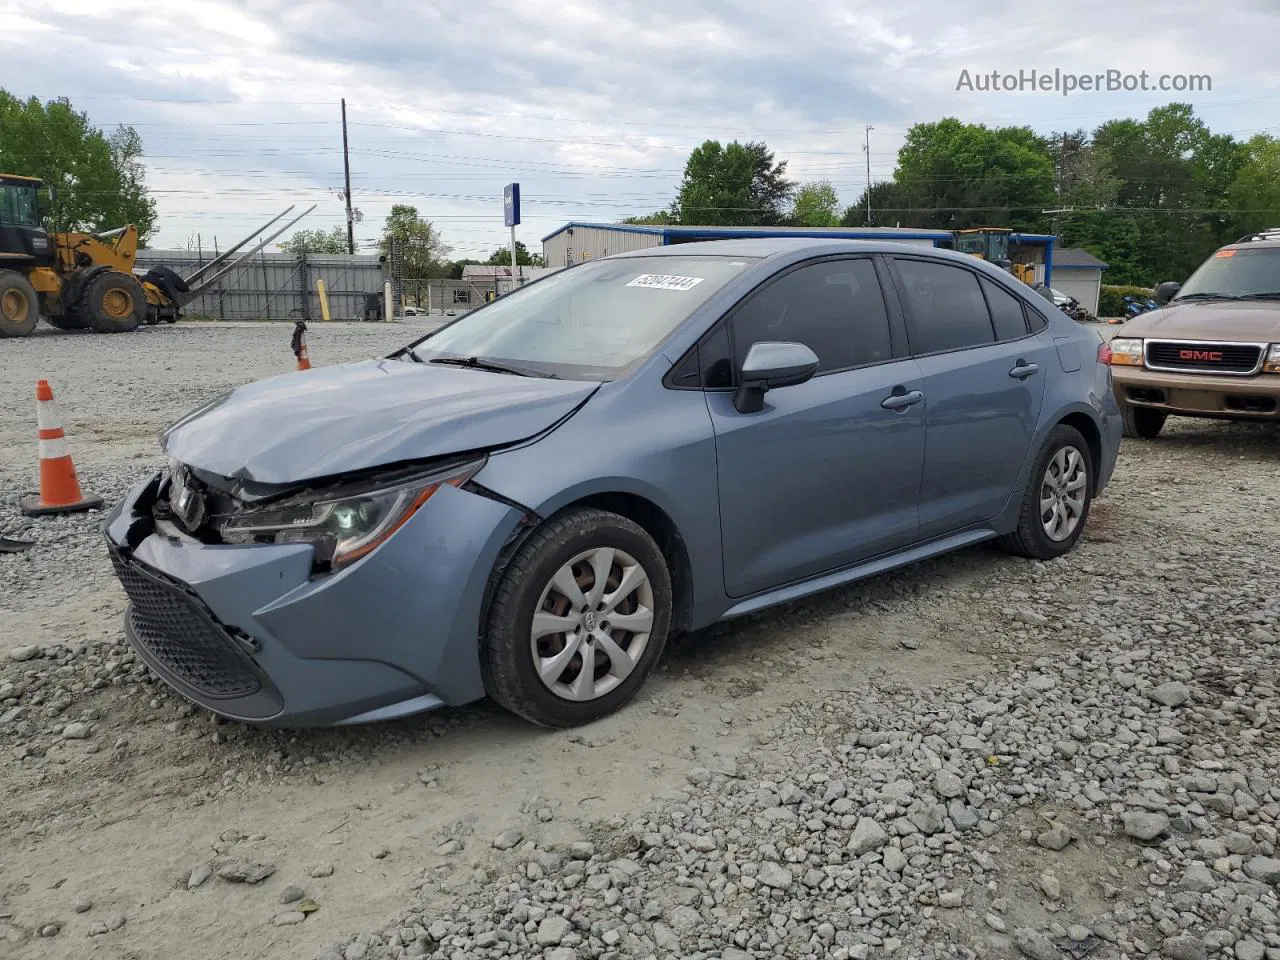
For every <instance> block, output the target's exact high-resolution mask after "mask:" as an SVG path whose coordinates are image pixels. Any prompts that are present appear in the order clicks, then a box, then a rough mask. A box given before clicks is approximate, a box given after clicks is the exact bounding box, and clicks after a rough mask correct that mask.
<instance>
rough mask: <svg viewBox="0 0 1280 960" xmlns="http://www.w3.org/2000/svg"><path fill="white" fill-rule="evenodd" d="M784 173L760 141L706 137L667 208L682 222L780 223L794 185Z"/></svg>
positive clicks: (785, 168)
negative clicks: (671, 205)
mask: <svg viewBox="0 0 1280 960" xmlns="http://www.w3.org/2000/svg"><path fill="white" fill-rule="evenodd" d="M786 173H787V162H786V161H785V160H783V161H781V162H775V161H774V156H773V153H772V151H770V150H769V148H768V147H767V146H766V145H765V144H763V143H745V144H743V143H739V142H738V141H736V140H735V141H733V142H732V143H730V144H728V145H727V146H722V145H721V143H720V141H718V140H707V141H706V142H705V143H703V144H702V146H700V147H697V148H695V149H694V151H693V152H692V153H691V154H690V155H689V161H688V163H687V164H685V170H684V179H683V180H682V181H681V183H680V192H679V193H678V194H677V195H676V201H675V205H674V207H673V210H672V212H673V213H674V214H675V217H676V219H677V221H679V222H680V223H687V224H706V225H709V226H774V225H777V224H780V223H781V222H782V221H783V218H784V215H785V213H784V211H785V208H786V206H787V202H788V201H789V200H790V199H791V195H792V193H793V192H794V189H795V188H794V184H792V182H791V181H790V180H788V179H787V177H786Z"/></svg>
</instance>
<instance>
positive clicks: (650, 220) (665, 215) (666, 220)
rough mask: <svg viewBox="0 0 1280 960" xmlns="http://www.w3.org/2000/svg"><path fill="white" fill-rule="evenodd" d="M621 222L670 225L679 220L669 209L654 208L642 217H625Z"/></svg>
mask: <svg viewBox="0 0 1280 960" xmlns="http://www.w3.org/2000/svg"><path fill="white" fill-rule="evenodd" d="M622 222H623V223H630V224H641V225H648V226H670V225H672V224H674V223H678V222H679V221H677V220H676V215H675V214H674V213H672V212H671V211H670V210H655V211H654V212H653V213H647V214H645V215H644V216H643V217H626V218H624V219H623V221H622Z"/></svg>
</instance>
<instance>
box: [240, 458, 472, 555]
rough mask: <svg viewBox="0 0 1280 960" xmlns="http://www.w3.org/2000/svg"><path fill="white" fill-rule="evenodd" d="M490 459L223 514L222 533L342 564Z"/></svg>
mask: <svg viewBox="0 0 1280 960" xmlns="http://www.w3.org/2000/svg"><path fill="white" fill-rule="evenodd" d="M484 463H485V461H484V459H483V458H481V459H479V460H474V461H469V462H467V463H464V464H453V465H451V466H449V467H446V468H443V469H441V470H437V471H434V472H432V473H425V474H421V475H420V476H417V477H413V478H412V479H408V480H400V481H397V482H395V483H394V484H387V483H385V482H384V483H383V484H382V485H378V484H376V483H365V484H352V485H350V486H349V487H339V488H337V489H333V490H328V491H317V494H316V495H315V496H314V497H293V498H291V499H289V500H285V501H283V502H281V503H275V504H271V505H269V506H264V507H262V508H260V509H254V510H246V511H245V512H243V513H239V514H236V515H234V516H230V517H223V518H219V519H220V521H221V522H220V524H219V526H218V532H219V534H220V535H221V536H222V539H223V541H224V542H225V543H309V544H311V545H312V546H313V547H314V548H315V551H316V566H317V567H321V568H327V567H334V568H336V567H341V566H344V565H346V564H349V563H352V562H353V561H355V560H359V559H360V558H361V557H363V556H367V555H368V554H370V553H372V552H373V551H374V550H376V549H377V548H378V547H379V546H380V545H381V544H382V543H384V542H385V541H386V540H387V539H388V538H389V537H390V536H391V535H392V534H393V533H395V532H396V531H397V530H398V529H400V527H402V526H404V524H405V523H406V522H408V520H409V518H410V517H412V516H413V515H414V513H416V512H417V510H418V509H419V508H420V507H421V506H422V505H423V504H424V503H426V502H427V501H428V500H429V499H431V497H432V496H433V495H434V494H435V493H436V491H437V490H439V489H440V488H441V487H443V486H446V485H447V486H451V487H460V486H462V485H463V484H464V483H466V482H467V481H468V480H470V479H471V478H472V477H473V476H475V475H476V474H477V473H478V472H479V471H480V468H481V467H482V466H484Z"/></svg>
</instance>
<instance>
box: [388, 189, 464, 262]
mask: <svg viewBox="0 0 1280 960" xmlns="http://www.w3.org/2000/svg"><path fill="white" fill-rule="evenodd" d="M393 240H394V241H395V243H396V246H397V248H398V252H399V255H400V260H401V264H402V268H401V275H402V276H403V277H406V278H410V279H415V280H429V279H437V278H444V277H447V276H448V275H449V273H450V271H451V269H452V266H453V265H452V264H451V263H450V262H449V261H448V259H447V258H448V256H449V254H450V253H451V252H452V250H453V248H452V247H450V246H449V245H448V244H446V243H445V242H444V239H443V238H442V237H441V236H440V231H439V230H437V229H436V228H435V225H434V224H432V223H431V221H430V220H424V219H423V218H422V216H421V215H420V214H419V213H418V208H417V207H413V206H409V205H407V204H401V203H397V204H395V205H394V206H393V207H392V208H391V212H390V213H389V214H387V222H386V225H385V226H384V227H383V230H382V239H381V240H380V241H379V243H378V249H379V250H380V251H381V252H382V255H383V256H385V257H387V258H388V260H390V257H391V242H392V241H393Z"/></svg>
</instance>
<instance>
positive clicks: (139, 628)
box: [111, 550, 262, 699]
mask: <svg viewBox="0 0 1280 960" xmlns="http://www.w3.org/2000/svg"><path fill="white" fill-rule="evenodd" d="M111 562H112V563H113V564H114V565H115V570H116V576H118V577H119V578H120V583H121V584H122V585H123V586H124V591H125V593H126V594H128V595H129V602H130V605H131V610H130V625H131V626H132V627H133V634H134V636H135V637H136V639H137V641H138V643H140V644H142V645H143V646H144V647H145V648H146V650H147V652H149V653H150V654H151V655H152V656H153V657H155V659H156V660H157V661H158V662H159V663H160V664H161V665H162V666H164V667H165V668H167V669H168V670H169V671H170V672H171V673H173V675H174V676H175V677H176V678H177V679H178V680H180V681H182V682H183V683H185V684H187V685H188V686H190V687H191V688H192V689H193V690H195V691H196V692H197V693H202V694H204V695H205V696H209V697H214V698H216V699H230V698H232V697H247V696H249V695H251V694H254V693H257V692H258V690H259V689H261V687H262V683H261V681H260V680H259V679H258V675H257V673H256V672H255V671H254V670H253V668H252V667H251V666H250V665H249V663H248V661H247V660H246V658H245V657H244V656H242V655H241V654H240V653H239V651H237V650H236V649H235V647H234V646H233V643H234V641H233V640H232V639H231V638H230V637H229V636H227V633H226V631H225V630H223V628H222V627H220V626H218V624H217V623H215V622H214V621H213V619H212V617H210V616H209V614H208V613H207V612H206V611H205V610H204V609H203V608H202V607H201V606H200V605H199V604H198V603H197V602H196V601H195V600H193V599H192V598H191V597H189V596H188V595H187V594H186V593H185V592H184V591H183V590H182V589H181V588H180V587H177V586H175V585H174V584H171V583H168V582H167V581H165V580H163V579H161V578H160V577H158V576H154V575H153V574H151V573H150V572H149V571H147V570H144V569H143V568H141V567H140V566H139V565H138V564H136V563H133V562H131V561H130V560H128V559H126V558H124V557H122V556H120V555H119V554H118V553H116V552H115V551H114V550H113V551H112V555H111Z"/></svg>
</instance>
